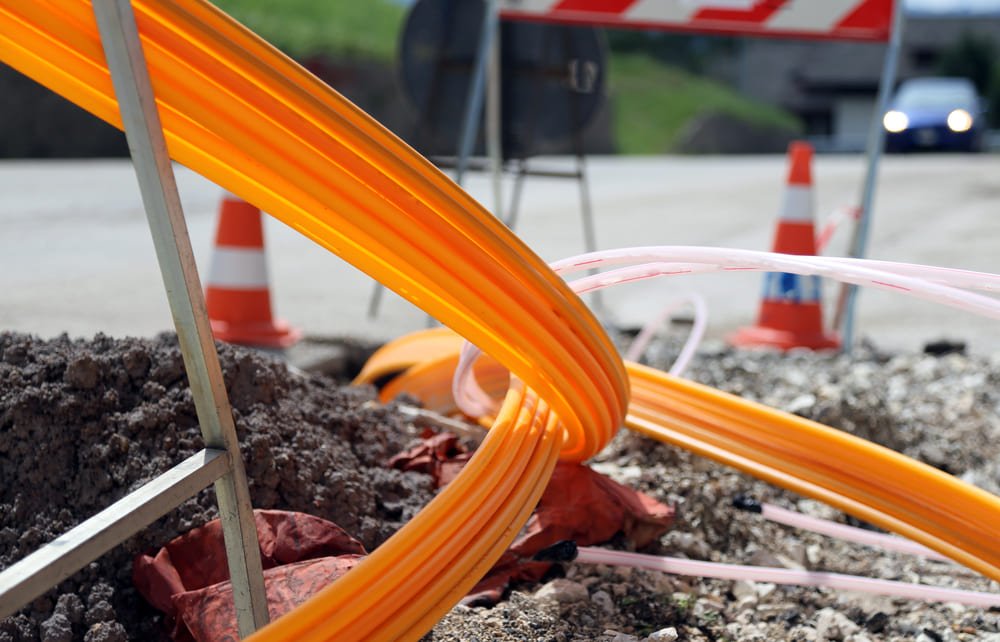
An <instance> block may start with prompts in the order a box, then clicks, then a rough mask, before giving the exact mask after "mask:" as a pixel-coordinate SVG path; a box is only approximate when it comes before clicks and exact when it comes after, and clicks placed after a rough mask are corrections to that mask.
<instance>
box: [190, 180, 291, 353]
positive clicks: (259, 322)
mask: <svg viewBox="0 0 1000 642" xmlns="http://www.w3.org/2000/svg"><path fill="white" fill-rule="evenodd" d="M205 307H206V308H207V309H208V318H209V320H210V321H211V322H212V333H213V334H214V335H215V338H216V339H219V340H221V341H226V342H228V343H237V344H240V345H246V346H255V347H261V348H287V347H288V346H290V345H292V344H294V343H295V342H296V341H298V340H299V339H300V338H301V337H302V333H301V332H300V331H299V330H298V329H296V328H292V327H290V326H289V325H288V324H287V323H285V322H284V321H281V320H275V319H274V318H273V317H272V316H271V292H270V288H269V286H268V278H267V257H266V256H265V254H264V228H263V225H262V223H261V214H260V210H259V209H257V208H256V207H254V206H253V205H251V204H249V203H247V202H246V201H243V200H241V199H240V198H238V197H236V196H233V195H231V194H226V195H225V196H224V197H223V199H222V206H221V207H220V208H219V227H218V230H217V232H216V236H215V247H214V248H213V250H212V261H211V263H210V265H209V270H208V282H207V283H206V284H205Z"/></svg>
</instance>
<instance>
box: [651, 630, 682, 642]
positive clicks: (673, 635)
mask: <svg viewBox="0 0 1000 642" xmlns="http://www.w3.org/2000/svg"><path fill="white" fill-rule="evenodd" d="M679 637H680V634H678V633H677V629H675V628H674V627H672V626H668V627H667V628H665V629H660V630H659V631H653V632H652V633H650V634H649V636H647V637H646V642H674V641H675V640H677V639H678V638H679Z"/></svg>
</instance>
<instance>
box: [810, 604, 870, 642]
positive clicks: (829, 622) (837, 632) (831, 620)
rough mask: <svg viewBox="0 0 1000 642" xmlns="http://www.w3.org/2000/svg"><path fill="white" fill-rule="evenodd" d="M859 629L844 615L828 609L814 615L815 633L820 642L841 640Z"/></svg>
mask: <svg viewBox="0 0 1000 642" xmlns="http://www.w3.org/2000/svg"><path fill="white" fill-rule="evenodd" d="M859 628H860V627H858V625H857V624H855V623H854V622H852V621H851V620H850V619H849V618H848V617H847V616H846V615H844V614H843V613H841V612H840V611H835V610H834V609H831V608H829V607H827V608H825V609H821V610H820V611H819V612H818V613H817V614H816V633H817V634H818V635H819V637H820V639H822V640H843V639H844V638H846V637H848V636H851V635H854V634H855V633H857V632H858V629H859Z"/></svg>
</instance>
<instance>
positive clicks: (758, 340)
mask: <svg viewBox="0 0 1000 642" xmlns="http://www.w3.org/2000/svg"><path fill="white" fill-rule="evenodd" d="M788 154H789V161H790V167H789V172H788V187H787V190H786V192H785V200H784V203H783V205H782V209H781V216H779V217H778V228H777V232H776V233H775V237H774V244H773V251H775V252H780V253H783V254H799V255H810V256H812V255H815V254H816V230H815V225H814V223H813V192H812V170H811V168H810V166H811V164H812V154H813V150H812V147H811V146H810V145H809V144H808V143H803V142H793V143H792V144H791V145H789V147H788ZM729 342H730V343H731V344H733V345H736V346H744V347H746V346H771V347H775V348H780V349H782V350H788V349H790V348H811V349H813V350H823V349H831V348H838V347H840V339H839V337H837V336H836V335H834V334H830V333H826V332H824V331H823V307H822V302H821V300H820V280H819V277H818V276H799V275H797V274H787V273H784V272H769V273H767V274H765V275H764V294H763V300H762V302H761V305H760V313H759V314H758V317H757V324H756V325H753V326H749V327H744V328H741V329H739V330H738V331H737V332H736V333H735V334H733V335H731V336H730V337H729Z"/></svg>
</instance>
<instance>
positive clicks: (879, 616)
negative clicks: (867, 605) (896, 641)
mask: <svg viewBox="0 0 1000 642" xmlns="http://www.w3.org/2000/svg"><path fill="white" fill-rule="evenodd" d="M888 623H889V615H888V614H887V613H885V612H884V611H877V612H875V613H873V614H872V615H871V617H869V618H868V619H867V620H865V628H866V629H868V630H869V631H871V632H872V633H881V632H882V631H884V630H885V625H886V624H888Z"/></svg>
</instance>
